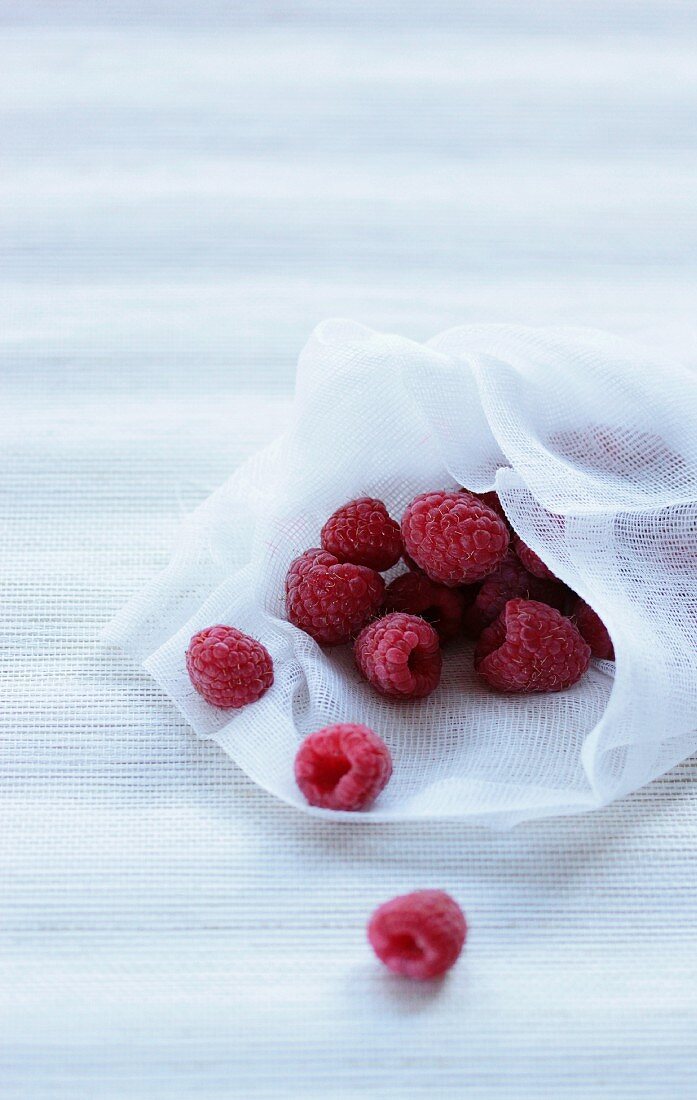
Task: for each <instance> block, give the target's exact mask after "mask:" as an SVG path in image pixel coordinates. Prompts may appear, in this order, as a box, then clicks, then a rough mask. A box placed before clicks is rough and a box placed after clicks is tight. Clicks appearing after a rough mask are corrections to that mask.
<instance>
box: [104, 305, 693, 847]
mask: <svg viewBox="0 0 697 1100" xmlns="http://www.w3.org/2000/svg"><path fill="white" fill-rule="evenodd" d="M458 484H460V485H465V486H467V487H468V488H470V489H474V490H475V491H484V490H488V489H491V488H494V487H495V488H496V489H497V490H498V492H499V495H500V499H501V501H502V503H503V505H504V508H505V509H506V512H507V514H508V516H509V517H510V519H511V521H512V522H513V525H514V527H515V529H516V531H518V533H519V534H520V535H521V537H522V538H523V539H524V540H525V541H526V542H527V543H528V544H529V545H530V546H531V547H532V548H533V549H534V550H535V551H536V552H538V553H539V554H540V555H541V557H542V558H543V560H544V561H545V562H546V563H547V565H549V567H550V568H551V569H552V571H553V572H554V574H555V575H556V576H558V577H559V578H560V579H561V580H563V581H564V582H565V583H567V584H568V585H569V586H570V587H571V588H572V589H573V590H574V591H576V592H578V593H579V594H580V595H581V596H583V597H584V598H585V599H586V600H587V602H588V603H589V604H591V606H593V607H594V608H595V609H596V610H597V611H598V613H599V614H600V615H601V617H602V619H603V621H604V622H605V623H606V625H607V626H608V629H609V630H610V632H611V635H612V638H613V640H614V645H615V652H616V661H615V663H613V662H605V661H603V662H594V663H593V664H592V665H591V668H590V669H589V671H588V673H587V674H586V675H585V676H584V678H583V679H582V681H581V682H579V684H577V685H575V686H574V687H573V688H572V689H570V690H568V691H565V692H562V693H558V694H545V695H535V696H531V697H519V696H501V695H500V694H496V693H492V692H490V691H488V690H487V689H486V688H485V687H484V686H483V685H482V684H481V683H478V679H477V676H476V674H475V673H474V669H473V662H472V646H471V644H460V645H457V646H455V647H453V649H452V650H451V651H447V652H446V653H445V655H444V656H445V668H444V675H443V678H442V682H441V685H440V686H439V688H438V690H437V691H436V692H435V693H434V694H433V695H432V696H430V697H429V698H428V700H419V701H418V702H415V703H411V704H404V703H395V701H394V700H390V699H385V698H384V697H382V696H379V695H377V693H376V692H375V691H374V690H373V689H372V688H371V687H370V685H368V684H367V683H365V682H364V681H362V680H361V678H360V676H358V675H357V673H356V668H355V664H354V662H353V657H352V652H351V647H350V646H346V647H341V648H337V649H330V650H327V649H322V647H320V646H318V645H317V643H315V642H314V641H313V640H312V639H311V638H309V637H308V636H307V635H306V634H304V633H303V632H302V631H301V630H298V629H297V628H296V627H293V626H292V625H291V624H289V623H288V622H287V621H286V616H285V609H284V579H285V574H286V572H287V569H288V565H289V563H290V561H292V559H293V558H294V557H296V556H297V555H298V554H300V553H302V552H303V550H305V549H307V548H308V547H311V546H316V545H318V540H319V531H320V528H321V525H322V523H323V522H324V519H326V517H327V516H328V515H329V514H330V513H331V512H332V511H333V510H334V509H335V508H336V507H337V506H338V505H340V504H342V503H343V502H344V501H346V500H349V499H353V498H354V497H357V496H363V495H370V496H376V497H379V498H381V499H384V500H385V502H386V504H387V506H388V508H389V509H390V511H391V513H392V514H393V515H395V516H401V514H402V512H403V510H404V508H405V506H406V504H407V503H408V501H409V500H411V499H412V498H413V496H414V495H415V494H416V493H419V492H423V491H424V490H427V489H434V488H444V487H446V488H447V487H451V486H455V485H458ZM696 539H697V377H696V376H695V375H694V374H692V373H691V372H689V371H687V370H686V369H685V368H681V367H680V366H678V365H674V364H670V363H667V362H663V361H661V360H660V359H659V358H658V357H657V356H656V355H655V354H653V355H652V354H651V353H649V352H645V351H643V350H642V349H641V348H638V347H633V346H632V345H631V344H629V343H624V342H622V341H618V340H616V339H613V338H611V337H609V336H606V335H603V334H602V333H593V332H582V331H573V330H571V331H565V330H544V329H540V330H533V329H522V328H518V329H516V328H506V327H495V326H483V327H480V328H476V327H475V328H469V329H467V328H464V329H454V330H452V331H450V332H448V333H445V334H443V335H442V336H440V337H437V338H436V339H435V340H433V341H431V343H430V345H428V346H423V345H418V344H415V343H412V342H410V341H407V340H402V339H399V338H398V337H389V336H381V335H378V334H376V333H373V332H371V331H370V330H369V329H366V328H364V327H362V326H359V325H354V324H351V323H349V322H328V323H326V324H324V325H321V326H320V328H319V329H318V330H317V332H316V333H315V334H314V336H313V338H312V339H311V340H310V342H309V344H308V346H307V347H306V349H305V351H304V352H303V354H302V356H301V358H300V366H299V372H298V379H297V387H296V403H295V410H294V418H293V424H292V426H291V428H290V430H289V431H288V432H287V433H286V435H285V436H284V437H283V438H282V439H280V440H279V441H277V442H276V443H275V444H273V445H272V446H271V447H270V448H269V449H268V450H267V451H266V452H264V453H262V454H260V455H257V456H255V457H254V458H252V459H251V460H250V461H249V462H248V463H247V464H246V465H245V466H244V467H243V468H242V469H241V470H239V471H238V472H237V474H235V475H233V477H232V478H231V479H230V480H229V481H228V482H227V484H226V485H225V486H224V487H223V488H222V489H221V490H219V491H218V492H217V493H216V494H214V495H213V497H211V498H210V500H208V501H207V502H206V503H205V504H204V505H203V506H202V507H201V508H200V509H199V510H198V512H197V513H196V514H195V515H194V516H193V517H192V518H191V519H190V521H189V523H188V525H187V530H186V535H185V538H184V539H183V541H182V545H181V547H180V549H179V551H178V552H177V554H176V555H175V557H174V559H173V562H172V564H171V565H170V567H169V568H168V569H167V570H166V571H165V572H164V573H163V574H162V575H161V576H160V577H158V578H157V579H156V580H155V581H154V582H153V583H152V584H151V585H149V586H148V588H147V589H146V590H145V592H144V593H142V594H141V595H140V596H138V597H137V598H136V600H135V601H134V602H133V603H132V604H131V605H130V606H129V607H128V608H127V609H126V610H125V611H124V612H123V613H122V614H121V615H120V616H119V617H118V619H117V620H116V622H115V623H114V624H113V625H112V627H111V628H110V630H109V632H108V637H109V638H111V639H112V640H115V641H117V642H120V643H121V644H123V645H124V646H125V648H126V649H127V650H128V651H129V652H131V653H133V654H134V655H135V656H136V657H138V658H142V659H143V660H144V666H145V668H146V669H147V670H148V671H149V672H151V673H152V675H153V676H154V677H155V679H156V680H157V682H158V683H159V684H160V686H162V687H163V688H164V689H165V691H166V692H167V693H168V694H169V695H170V697H171V698H172V699H173V701H174V702H175V703H176V704H177V706H178V707H179V709H180V710H181V711H182V713H183V714H184V716H185V717H186V718H187V719H188V720H189V721H190V722H191V724H192V726H193V728H194V729H195V730H196V731H197V733H199V734H200V735H201V736H208V737H212V738H213V739H214V740H215V741H217V743H218V744H219V745H220V746H221V747H222V748H223V749H224V750H225V751H226V752H227V753H229V755H230V756H231V757H232V758H233V760H235V761H236V762H237V763H238V764H240V765H241V767H243V768H244V770H245V771H247V773H248V774H249V775H250V776H251V777H252V778H253V779H255V780H256V781H257V782H258V783H260V785H261V786H263V787H264V788H265V789H266V790H268V791H271V792H272V793H274V794H276V795H278V796H279V797H281V798H283V799H285V800H286V801H288V802H291V803H293V804H295V805H297V806H299V807H301V808H303V809H306V810H309V807H308V806H307V803H306V802H305V800H304V799H303V797H302V795H301V794H300V792H299V790H298V789H297V786H296V784H295V782H294V778H293V757H294V755H295V752H296V751H297V747H298V744H299V742H300V740H301V739H302V737H304V736H305V735H306V734H307V733H309V732H311V731H312V730H315V729H319V728H320V727H322V726H324V725H327V724H329V723H330V722H340V721H360V722H364V723H366V724H368V725H369V726H370V727H371V728H373V729H375V730H376V731H377V732H378V733H380V735H381V736H383V737H384V738H385V740H386V741H387V743H388V744H389V746H390V749H391V752H392V754H393V758H394V761H395V770H394V775H393V778H392V780H391V781H390V783H389V785H388V787H387V788H386V790H385V791H384V792H383V793H382V795H381V796H380V798H379V799H378V801H377V802H376V804H375V806H374V807H373V808H371V809H370V810H369V811H368V812H367V813H365V814H363V815H361V818H359V820H363V821H365V820H369V819H370V818H373V819H375V818H377V819H387V818H390V817H401V818H409V817H428V816H433V817H440V816H461V817H465V818H471V819H474V820H476V821H486V822H490V823H492V824H497V825H506V824H511V823H513V822H516V821H521V820H524V819H526V818H534V817H541V816H544V815H547V814H550V813H559V812H565V813H567V812H571V811H574V810H582V809H589V808H592V807H597V806H599V805H601V804H602V803H604V802H608V801H610V800H611V799H612V798H615V797H617V796H618V795H620V794H626V793H628V792H629V791H631V790H634V789H636V788H637V787H639V786H641V785H642V784H644V783H646V782H648V781H649V780H650V779H653V778H655V777H656V776H657V775H659V774H661V773H662V772H664V771H666V770H667V769H668V768H669V767H671V766H672V765H673V764H675V763H677V761H678V760H681V759H683V758H684V757H685V756H687V755H689V753H691V752H693V751H694V749H695V748H696V747H697V666H696V665H695V660H694V653H695V650H694V641H693V640H694V638H695V637H696V636H697V569H695V565H696V564H697V541H696ZM403 568H404V567H403V566H401V567H397V569H396V571H397V572H399V571H401V570H402V569H403ZM218 622H222V623H230V624H232V625H235V626H237V627H239V628H240V629H242V630H245V631H247V632H249V633H250V634H251V635H252V636H253V637H255V638H259V639H260V640H261V641H262V642H263V643H264V644H265V645H266V646H267V648H268V649H269V651H270V653H271V654H272V657H273V659H274V672H275V679H274V684H273V686H272V688H271V689H270V690H269V691H268V692H267V693H266V695H265V696H264V697H263V699H262V700H260V701H259V702H258V703H256V704H255V705H254V706H253V707H248V708H246V709H244V710H243V711H241V712H237V713H236V712H232V713H231V712H229V711H221V710H220V709H218V708H216V707H212V706H210V705H209V704H207V703H205V702H204V701H203V700H202V699H201V698H200V696H198V695H197V694H196V692H195V691H193V690H192V686H191V683H190V681H189V678H188V674H187V671H186V665H185V661H184V654H185V652H186V648H187V645H188V642H189V639H190V638H191V636H192V635H193V634H194V633H195V632H196V631H197V630H200V629H201V628H203V627H206V626H210V625H212V624H213V623H218ZM324 812H325V813H327V814H328V815H329V816H333V817H334V819H335V820H336V814H332V813H331V812H330V811H324ZM342 816H345V817H346V818H349V817H350V816H351V815H350V814H346V815H342Z"/></svg>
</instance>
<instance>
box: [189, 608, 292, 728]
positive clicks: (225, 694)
mask: <svg viewBox="0 0 697 1100" xmlns="http://www.w3.org/2000/svg"><path fill="white" fill-rule="evenodd" d="M186 668H187V671H188V673H189V679H190V680H191V683H192V684H193V685H194V687H195V688H196V691H197V692H198V693H199V695H202V696H203V698H204V699H205V700H206V702H207V703H212V704H213V706H214V707H225V708H226V709H231V708H233V707H244V706H246V705H247V703H254V702H256V700H257V699H260V698H261V696H262V695H263V694H264V692H265V691H267V690H268V688H270V687H271V685H272V683H273V661H272V660H271V657H270V655H269V653H268V650H267V649H266V648H265V647H264V646H263V645H262V644H261V642H257V641H256V640H255V639H254V638H250V637H249V635H248V634H243V633H242V631H241V630H237V629H236V628H235V627H234V626H209V627H207V628H206V629H205V630H199V632H198V634H194V636H193V638H192V639H191V641H190V642H189V648H188V649H187V651H186Z"/></svg>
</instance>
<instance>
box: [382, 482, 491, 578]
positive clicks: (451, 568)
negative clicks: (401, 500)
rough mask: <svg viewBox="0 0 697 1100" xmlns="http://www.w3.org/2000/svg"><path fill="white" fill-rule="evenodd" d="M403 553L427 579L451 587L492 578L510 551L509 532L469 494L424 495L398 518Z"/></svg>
mask: <svg viewBox="0 0 697 1100" xmlns="http://www.w3.org/2000/svg"><path fill="white" fill-rule="evenodd" d="M402 536H403V538H404V546H405V549H406V551H407V553H408V554H409V555H410V557H412V558H413V559H414V561H415V562H416V564H417V565H418V566H419V568H421V569H423V571H424V573H426V574H427V575H428V576H429V577H430V578H431V580H433V581H438V583H440V584H445V585H448V586H449V587H451V588H454V587H456V586H457V585H461V584H472V583H473V582H474V581H480V580H482V579H483V578H484V577H485V576H486V575H487V573H491V571H492V570H493V569H495V568H496V566H497V565H498V563H499V562H500V561H501V559H502V558H503V556H504V554H505V553H506V550H507V549H508V543H509V534H508V528H507V527H506V524H505V523H504V522H503V520H502V519H501V518H500V516H497V515H496V513H495V512H494V511H492V509H491V508H489V506H488V505H487V504H484V502H483V501H482V500H480V499H479V497H476V496H474V495H473V494H472V493H468V492H447V491H444V490H443V491H438V492H432V493H422V494H421V495H420V496H417V497H416V498H415V499H414V500H412V502H411V504H409V505H408V506H407V509H406V511H405V513H404V516H403V518H402Z"/></svg>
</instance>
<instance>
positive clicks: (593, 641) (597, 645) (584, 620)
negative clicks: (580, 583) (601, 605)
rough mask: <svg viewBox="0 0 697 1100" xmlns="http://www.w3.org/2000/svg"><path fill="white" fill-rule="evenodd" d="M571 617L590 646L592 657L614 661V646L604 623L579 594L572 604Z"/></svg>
mask: <svg viewBox="0 0 697 1100" xmlns="http://www.w3.org/2000/svg"><path fill="white" fill-rule="evenodd" d="M571 619H572V621H573V622H575V623H576V626H577V627H578V632H579V634H580V635H581V637H582V638H583V640H584V641H585V642H587V643H588V645H589V646H590V648H591V654H592V655H593V657H598V658H599V659H600V660H603V661H614V659H615V647H614V646H613V644H612V638H611V637H610V635H609V633H608V629H607V627H606V626H605V623H604V622H603V620H602V619H601V618H600V615H599V614H598V612H597V611H594V610H593V608H592V607H590V606H589V605H588V604H587V603H586V602H585V600H582V599H581V597H580V596H578V597H577V599H576V600H575V602H574V604H573V605H572V608H571Z"/></svg>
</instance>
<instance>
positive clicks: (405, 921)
mask: <svg viewBox="0 0 697 1100" xmlns="http://www.w3.org/2000/svg"><path fill="white" fill-rule="evenodd" d="M466 937H467V922H466V921H465V915H464V913H463V912H462V909H461V908H460V906H459V905H458V904H457V902H456V901H455V900H454V899H453V898H451V897H450V895H449V894H446V893H445V891H444V890H416V891H415V892H414V893H413V894H403V895H402V896H401V897H398V898H392V900H391V901H386V902H385V903H384V905H381V906H380V907H379V908H378V909H376V910H375V912H374V913H373V915H372V917H371V918H370V922H369V924H368V940H369V941H370V945H371V947H372V948H373V951H374V952H375V954H376V955H377V957H378V958H379V959H380V961H381V962H383V963H384V964H385V966H387V967H388V968H389V969H390V970H392V971H393V972H394V973H395V974H401V975H403V976H404V977H405V978H414V979H416V980H417V981H426V980H428V979H429V978H439V977H441V976H442V975H443V974H445V972H446V971H447V970H450V968H451V966H453V965H454V963H455V962H457V959H458V957H459V955H460V952H461V951H462V948H463V946H464V943H465V939H466Z"/></svg>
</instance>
